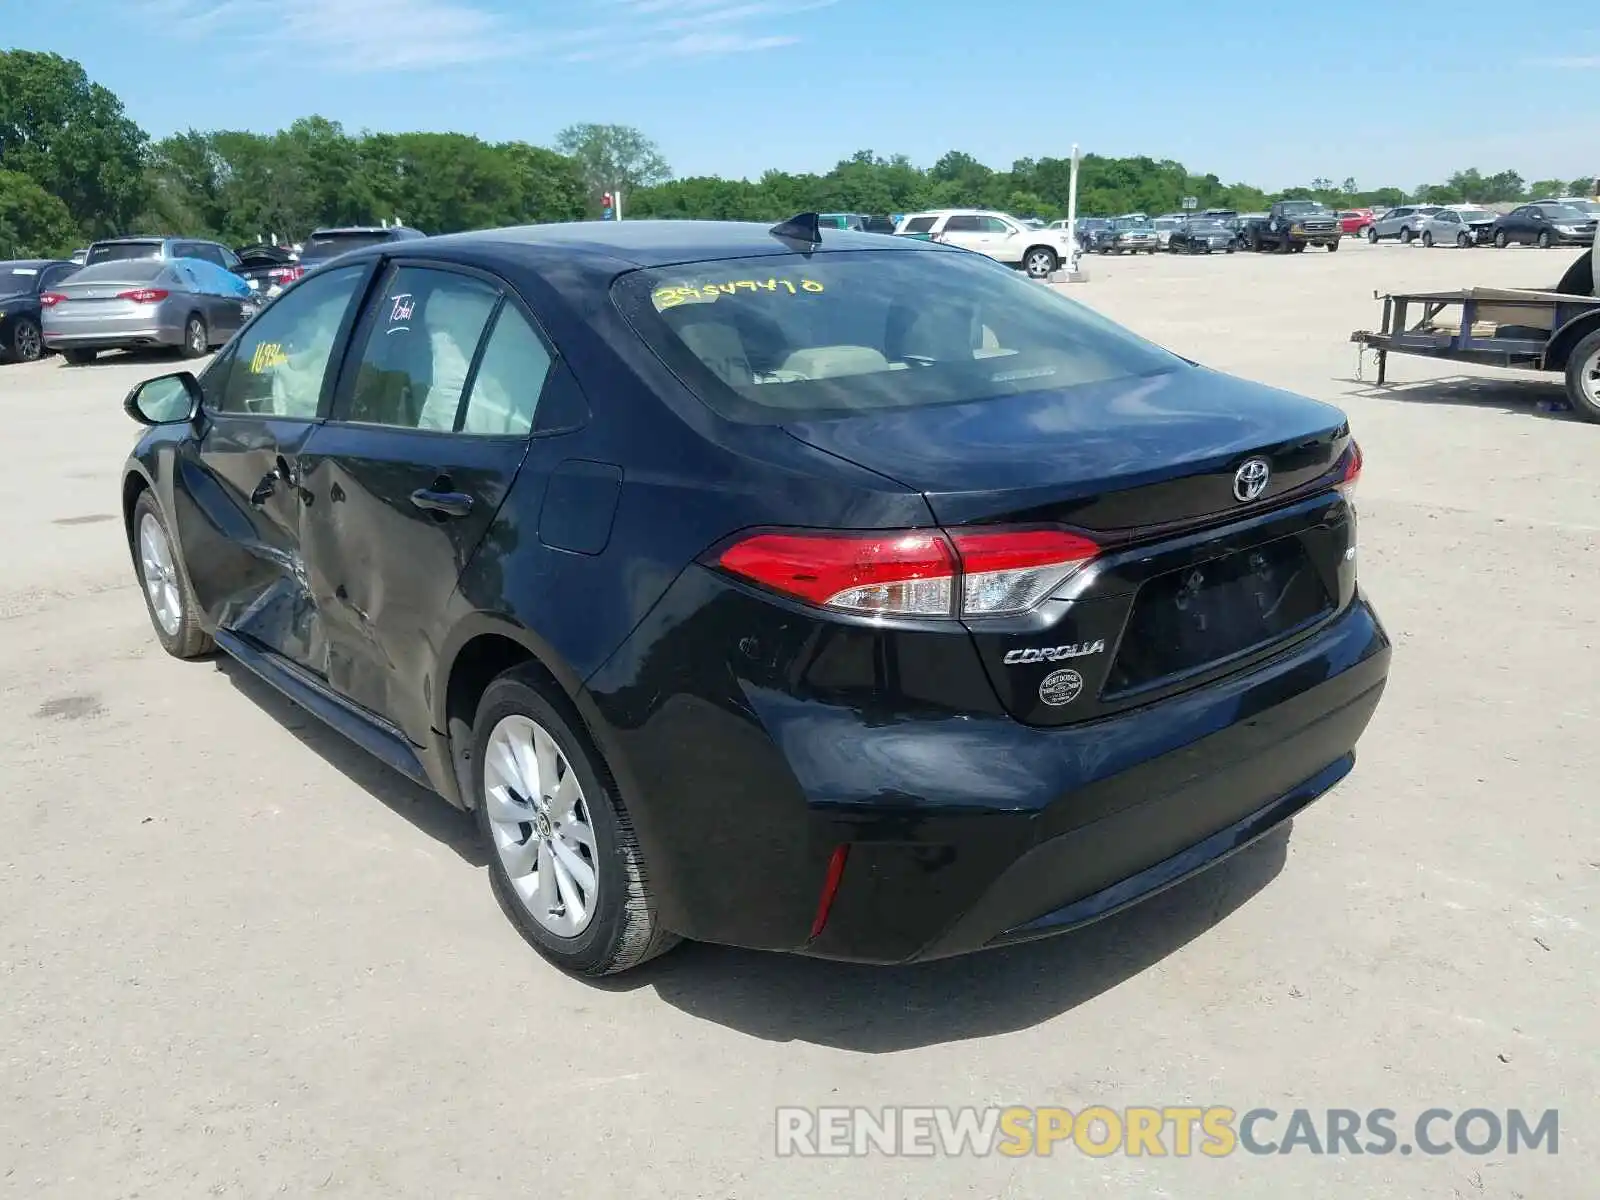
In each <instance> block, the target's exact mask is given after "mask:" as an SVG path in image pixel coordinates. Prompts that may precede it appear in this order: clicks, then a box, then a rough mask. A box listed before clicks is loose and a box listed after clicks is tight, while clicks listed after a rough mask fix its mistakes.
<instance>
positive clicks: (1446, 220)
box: [1422, 205, 1495, 247]
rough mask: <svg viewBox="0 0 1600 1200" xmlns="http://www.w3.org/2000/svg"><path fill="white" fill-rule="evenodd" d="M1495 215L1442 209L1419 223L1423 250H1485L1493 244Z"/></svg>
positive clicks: (1485, 211) (1484, 211)
mask: <svg viewBox="0 0 1600 1200" xmlns="http://www.w3.org/2000/svg"><path fill="white" fill-rule="evenodd" d="M1494 216H1495V215H1494V213H1492V212H1490V211H1489V210H1488V209H1486V208H1458V207H1455V206H1453V205H1452V206H1451V207H1450V208H1442V209H1440V210H1439V211H1438V212H1436V213H1434V214H1433V215H1432V216H1431V217H1429V218H1427V220H1425V221H1423V223H1422V244H1423V245H1424V246H1462V247H1465V246H1486V245H1488V244H1489V243H1490V242H1491V241H1493V240H1494Z"/></svg>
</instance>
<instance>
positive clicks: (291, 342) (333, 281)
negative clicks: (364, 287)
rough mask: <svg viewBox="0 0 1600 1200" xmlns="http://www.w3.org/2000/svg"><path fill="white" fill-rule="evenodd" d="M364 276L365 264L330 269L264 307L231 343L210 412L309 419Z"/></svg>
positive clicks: (318, 398) (209, 391)
mask: <svg viewBox="0 0 1600 1200" xmlns="http://www.w3.org/2000/svg"><path fill="white" fill-rule="evenodd" d="M366 274H367V267H366V264H365V263H362V264H358V265H354V266H349V267H338V268H331V269H329V270H327V271H325V272H322V273H320V274H317V275H314V276H311V277H310V278H308V279H306V280H305V281H304V282H303V283H301V284H299V285H298V286H297V287H295V288H293V289H292V290H290V291H288V292H285V293H284V294H283V295H282V296H280V297H279V298H278V299H277V300H275V301H273V303H272V304H270V305H268V306H267V308H265V309H264V310H263V311H262V312H261V315H260V316H258V317H256V319H255V320H254V321H252V322H250V324H249V325H248V326H247V327H246V329H245V331H244V333H243V334H241V335H240V337H239V339H238V340H237V341H236V342H235V344H234V353H233V358H232V360H231V362H230V363H229V364H228V366H227V368H226V375H225V378H224V379H223V380H222V381H220V386H218V387H217V388H216V389H215V395H214V408H215V411H217V412H221V413H238V414H251V415H256V416H269V417H293V418H298V419H301V420H310V419H311V418H313V417H315V416H316V415H317V409H318V406H319V405H320V402H321V400H322V385H323V379H324V377H325V376H326V374H327V371H328V360H329V359H330V358H331V357H332V355H333V347H334V343H335V342H337V341H338V337H339V329H340V326H341V325H342V324H343V323H344V318H345V313H346V311H347V310H348V309H349V307H350V303H351V301H352V299H353V298H354V297H355V294H356V289H357V288H358V287H360V285H361V282H362V281H363V280H364V279H365V278H366ZM207 382H208V383H209V380H208V381H207ZM207 396H208V400H209V399H212V398H213V392H212V389H211V388H210V387H208V388H207ZM210 406H211V405H208V407H210Z"/></svg>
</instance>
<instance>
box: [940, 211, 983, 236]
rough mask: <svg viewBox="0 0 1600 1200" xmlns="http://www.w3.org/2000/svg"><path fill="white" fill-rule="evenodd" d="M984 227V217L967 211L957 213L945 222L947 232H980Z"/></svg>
mask: <svg viewBox="0 0 1600 1200" xmlns="http://www.w3.org/2000/svg"><path fill="white" fill-rule="evenodd" d="M982 229H983V220H982V218H980V217H973V216H968V215H966V214H965V213H957V214H956V215H955V216H953V217H951V218H950V219H949V220H948V221H946V222H945V223H944V231H945V232H946V233H978V232H980V231H981V230H982Z"/></svg>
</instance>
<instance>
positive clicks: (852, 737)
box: [123, 214, 1390, 974]
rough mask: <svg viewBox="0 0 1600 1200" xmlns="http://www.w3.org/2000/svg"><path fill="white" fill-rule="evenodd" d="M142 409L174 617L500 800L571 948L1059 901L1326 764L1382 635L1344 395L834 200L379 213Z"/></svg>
mask: <svg viewBox="0 0 1600 1200" xmlns="http://www.w3.org/2000/svg"><path fill="white" fill-rule="evenodd" d="M127 408H128V411H129V413H130V414H131V415H132V416H134V417H135V418H136V419H138V420H140V421H142V422H144V423H146V424H147V425H150V426H151V428H149V429H148V430H146V432H145V434H144V436H143V438H142V440H141V441H140V442H139V443H138V445H137V447H136V448H135V450H134V452H133V455H132V457H131V458H130V459H129V460H128V463H127V467H126V472H125V475H124V483H123V509H124V512H125V514H126V519H127V530H128V540H129V544H130V547H131V549H132V555H133V562H134V567H135V569H136V571H137V573H138V577H139V581H140V584H141V586H142V589H143V592H144V595H145V598H146V601H147V603H148V607H149V612H150V616H151V618H152V621H153V623H154V626H155V631H156V635H157V636H158V637H159V638H160V640H161V642H162V644H163V645H164V646H165V647H166V649H167V650H168V651H170V652H171V653H173V654H175V655H177V656H179V657H183V658H188V657H194V656H198V655H201V654H204V653H207V652H208V651H210V650H211V649H212V648H213V647H214V646H215V647H218V648H220V649H221V650H223V651H225V652H226V653H227V654H229V655H232V656H233V657H234V658H236V659H237V660H238V661H239V662H241V663H242V664H244V665H245V666H246V667H248V668H250V669H251V670H252V671H254V672H255V673H257V674H259V675H260V676H261V677H262V678H263V679H265V680H266V681H268V682H269V683H271V684H273V685H274V686H276V687H277V688H279V689H281V690H282V691H283V692H284V693H286V694H288V695H289V696H290V697H292V698H293V699H295V700H296V701H298V702H299V703H301V704H303V705H304V706H305V707H306V708H308V709H310V710H311V711H312V712H313V713H315V714H316V715H317V716H319V717H321V718H322V719H324V720H325V721H327V722H329V723H330V724H332V725H334V726H335V727H337V728H338V729H340V730H341V731H343V732H344V733H345V734H347V735H348V736H349V737H351V738H352V739H354V740H355V741H357V742H358V743H360V744H361V745H363V746H364V747H366V748H367V749H369V750H370V751H372V752H373V753H374V754H376V755H378V756H379V757H381V758H382V759H384V760H385V761H387V762H388V763H389V764H390V765H392V766H393V767H395V768H396V769H398V770H399V771H401V772H403V773H404V774H406V775H409V776H411V777H412V778H414V779H416V780H418V781H420V782H422V783H424V784H426V785H428V786H429V787H431V788H433V789H435V790H437V791H438V792H439V793H440V794H441V795H443V796H444V797H445V798H446V799H447V800H449V801H450V802H451V803H454V804H456V805H459V806H461V807H463V808H467V809H471V810H473V811H474V812H475V813H476V814H477V820H478V822H479V824H480V827H481V831H482V836H483V838H484V841H485V844H486V846H487V848H488V857H489V860H490V868H489V870H490V876H491V879H492V882H493V885H494V888H495V891H496V893H497V894H498V896H499V899H500V901H501V903H502V906H503V907H504V908H505V910H506V911H507V913H508V914H509V915H510V916H511V917H512V919H513V920H515V922H516V923H517V925H518V926H519V927H520V929H521V931H522V932H523V933H524V934H525V936H526V937H527V938H528V939H529V940H530V941H531V942H532V943H533V944H534V945H535V946H536V947H537V948H538V949H539V950H540V951H542V952H543V953H544V954H546V955H547V956H548V957H549V958H550V959H551V960H553V961H554V962H556V963H558V964H560V965H561V966H563V967H566V968H568V969H571V970H574V971H579V972H585V973H589V974H603V973H607V972H614V971H621V970H624V969H626V968H629V967H632V966H635V965H636V964H638V963H641V962H643V961H644V960H646V959H648V958H650V957H651V956H652V955H654V954H656V953H659V952H660V951H662V950H664V949H666V948H667V947H669V946H670V945H672V944H673V943H674V942H675V941H677V940H678V939H679V938H693V939H703V940H706V941H712V942H722V943H728V944H732V945H736V946H747V947H759V948H767V949H775V950H789V951H799V952H804V953H808V954H814V955H819V956H823V957H828V958H836V959H853V960H859V961H866V962H875V963H894V962H905V961H910V960H916V959H926V958H934V957H940V956H946V955H953V954H959V953H963V952H965V951H970V950H976V949H979V948H981V947H987V946H995V945H1000V944H1005V943H1011V942H1017V941H1021V940H1025V939H1030V938H1035V937H1040V936H1043V935H1046V934H1051V933H1056V932H1059V931H1062V930H1066V929H1070V928H1073V927H1075V926H1078V925H1081V924H1083V923H1085V922H1088V921H1092V920H1094V919H1096V918H1098V917H1102V916H1104V915H1106V914H1107V913H1110V912H1112V911H1114V910H1116V909H1119V908H1121V907H1123V906H1125V905H1127V904H1129V903H1131V902H1133V901H1135V900H1138V899H1140V898H1142V897H1144V896H1147V895H1150V894H1151V893H1154V892H1156V891H1158V890H1160V889H1162V888H1164V887H1167V886H1168V885H1170V884H1172V883H1174V882H1176V881H1178V880H1179V879H1182V878H1184V877H1185V876H1188V875H1190V874H1192V873H1194V872H1196V871H1198V870H1200V869H1202V868H1204V867H1206V866H1208V865H1210V864H1212V863H1214V862H1216V861H1218V860H1220V859H1222V858H1223V857H1225V856H1227V855H1228V854H1230V853H1231V852H1233V851H1235V850H1237V849H1239V848H1240V847H1241V846H1244V845H1246V844H1247V843H1249V842H1251V841H1252V840H1254V839H1255V838H1258V837H1259V836H1261V835H1262V834H1263V833H1265V832H1266V831H1268V830H1269V829H1271V828H1272V827H1274V826H1276V825H1278V824H1280V823H1281V822H1284V821H1286V820H1288V819H1289V818H1290V817H1292V816H1294V814H1296V813H1297V812H1299V811H1300V810H1301V809H1303V808H1304V807H1305V806H1306V805H1308V804H1310V803H1311V802H1312V801H1313V800H1314V799H1316V798H1317V797H1318V796H1319V795H1321V794H1322V793H1323V792H1325V791H1327V790H1328V789H1329V788H1330V787H1332V786H1333V785H1334V784H1335V783H1337V782H1338V781H1339V780H1340V779H1341V778H1342V777H1343V776H1344V775H1345V774H1346V773H1347V772H1348V771H1349V770H1350V769H1351V766H1352V764H1353V762H1354V754H1353V748H1354V746H1355V744H1356V741H1357V739H1358V738H1359V737H1360V735H1361V733H1362V731H1363V730H1364V729H1365V727H1366V725H1367V723H1368V721H1369V720H1370V718H1371V717H1372V714H1373V711H1374V708H1375V707H1376V705H1377V703H1378V699H1379V695H1380V693H1381V692H1382V690H1383V686H1384V681H1385V678H1386V675H1387V670H1388V663H1389V653H1390V652H1389V642H1388V639H1387V637H1386V635H1385V633H1384V631H1383V628H1382V626H1381V625H1380V624H1379V622H1378V619H1377V617H1376V616H1375V615H1374V613H1373V611H1372V609H1371V608H1370V607H1369V606H1368V604H1367V602H1366V600H1365V599H1364V598H1363V596H1362V594H1361V592H1360V590H1359V589H1358V587H1357V584H1356V549H1355V547H1356V522H1355V512H1354V509H1353V507H1352V502H1351V492H1352V489H1353V488H1354V486H1355V483H1356V480H1357V477H1358V475H1359V473H1360V470H1361V455H1360V452H1359V450H1358V449H1357V447H1356V443H1355V442H1354V440H1352V437H1351V432H1350V429H1349V426H1348V424H1347V422H1346V419H1345V417H1344V415H1343V414H1342V413H1340V412H1339V411H1338V410H1336V409H1334V408H1330V407H1328V406H1327V405H1324V404H1320V403H1316V402H1313V401H1311V400H1307V399H1303V398H1301V397H1299V396H1295V395H1290V394H1287V393H1284V392H1280V391H1275V390H1272V389H1270V388H1266V387H1262V386H1259V385H1256V384H1252V383H1246V382H1243V381H1241V380H1238V379H1233V378H1230V377H1228V376H1226V375H1221V374H1218V373H1216V372H1214V371H1211V370H1207V369H1206V368H1204V367H1201V366H1197V365H1195V364H1194V363H1191V362H1188V361H1186V360H1184V359H1181V358H1178V357H1176V356H1174V355H1172V354H1170V353H1168V352H1166V351H1164V350H1162V349H1159V348H1158V347H1156V346H1154V345H1151V344H1149V343H1147V342H1145V341H1142V340H1141V339H1139V338H1138V337H1135V336H1134V335H1132V334H1131V333H1129V332H1127V331H1126V330H1124V329H1121V328H1119V327H1118V326H1116V325H1114V324H1112V323H1111V322H1109V321H1107V320H1105V319H1104V318H1102V317H1099V316H1097V315H1095V314H1094V313H1093V312H1092V311H1090V310H1089V309H1087V308H1085V307H1083V306H1082V305H1079V304H1077V303H1074V302H1073V301H1071V300H1068V299H1066V298H1064V297H1063V296H1061V295H1060V294H1058V293H1057V292H1055V291H1054V290H1052V289H1051V288H1049V287H1045V286H1041V285H1040V284H1038V283H1035V282H1032V281H1029V280H1026V279H1023V278H1021V277H1019V276H1017V275H1016V274H1015V273H1014V272H1012V271H1010V270H1008V269H1007V268H1005V267H1003V266H1000V265H998V264H996V263H995V262H993V261H991V260H989V259H987V258H984V257H982V256H980V255H976V254H973V253H970V252H967V251H963V250H958V249H954V248H951V247H946V246H940V245H938V244H937V243H930V242H919V241H915V240H912V239H902V238H884V237H879V236H876V235H872V234H861V233H854V232H850V231H841V230H819V229H818V226H817V223H816V220H815V217H814V216H813V215H809V214H808V215H806V216H803V217H799V218H795V219H794V220H793V221H789V222H785V223H784V224H783V225H780V226H777V227H774V228H773V229H768V228H766V227H764V226H759V225H742V224H723V223H709V222H693V221H681V222H660V223H656V222H646V221H638V222H634V221H629V222H626V223H622V224H614V223H607V224H573V225H559V226H548V227H533V228H522V229H503V230H495V231H490V232H482V233H472V234H461V235H455V236H451V237H441V238H429V239H426V240H414V241H409V242H398V243H390V244H385V245H377V246H372V247H370V248H368V249H365V250H361V251H357V252H356V253H354V254H351V255H348V256H346V257H345V258H343V259H341V260H340V261H339V262H337V263H334V264H330V265H329V266H328V267H326V268H324V269H323V270H321V271H318V272H315V273H313V274H311V275H308V276H307V277H305V278H304V279H302V280H301V281H299V282H298V283H295V284H293V285H292V286H291V287H290V288H289V289H288V290H286V291H285V292H284V293H283V294H282V295H281V296H280V297H278V299H276V300H275V301H274V302H273V303H272V304H271V305H270V306H269V307H267V308H266V309H265V310H264V311H263V312H262V313H261V314H260V315H259V316H258V317H256V318H255V319H254V320H253V321H252V322H251V323H250V324H249V325H248V326H246V327H245V328H244V330H243V331H241V333H240V334H238V335H237V336H235V337H234V339H233V340H232V341H231V342H230V344H229V345H228V346H226V347H225V348H224V349H223V350H222V351H221V352H220V353H219V354H218V355H217V356H216V358H215V359H214V360H213V361H212V362H211V363H210V365H209V366H208V367H207V368H206V369H205V370H204V372H203V373H202V374H201V375H200V376H199V378H198V379H196V378H194V377H193V376H191V375H188V374H184V373H179V374H175V375H168V376H163V377H161V378H158V379H154V380H151V381H149V382H147V383H144V384H142V385H141V386H139V387H138V388H136V389H135V390H134V391H133V393H132V394H131V395H130V396H129V397H128V400H127Z"/></svg>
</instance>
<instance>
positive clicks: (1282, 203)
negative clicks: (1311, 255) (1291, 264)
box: [1243, 200, 1344, 253]
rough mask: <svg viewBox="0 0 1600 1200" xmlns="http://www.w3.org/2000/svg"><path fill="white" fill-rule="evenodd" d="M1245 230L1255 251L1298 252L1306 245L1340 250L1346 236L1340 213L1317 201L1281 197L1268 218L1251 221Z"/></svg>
mask: <svg viewBox="0 0 1600 1200" xmlns="http://www.w3.org/2000/svg"><path fill="white" fill-rule="evenodd" d="M1243 232H1244V240H1245V244H1246V245H1248V246H1249V247H1250V249H1252V250H1272V251H1278V250H1283V251H1294V252H1296V253H1298V252H1300V251H1302V250H1304V249H1305V248H1306V247H1307V246H1326V247H1327V248H1328V249H1329V250H1330V251H1333V250H1337V249H1338V248H1339V240H1340V239H1341V238H1342V237H1343V236H1344V231H1343V230H1342V229H1340V228H1339V217H1338V215H1337V214H1336V213H1334V212H1332V211H1330V210H1329V209H1327V208H1324V207H1323V206H1322V205H1321V204H1318V203H1317V202H1316V201H1315V200H1279V201H1278V202H1277V203H1276V204H1274V205H1273V206H1272V211H1271V212H1269V213H1267V215H1266V218H1265V219H1258V220H1254V221H1251V222H1249V223H1248V224H1247V225H1246V226H1245V227H1244V231H1243Z"/></svg>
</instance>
